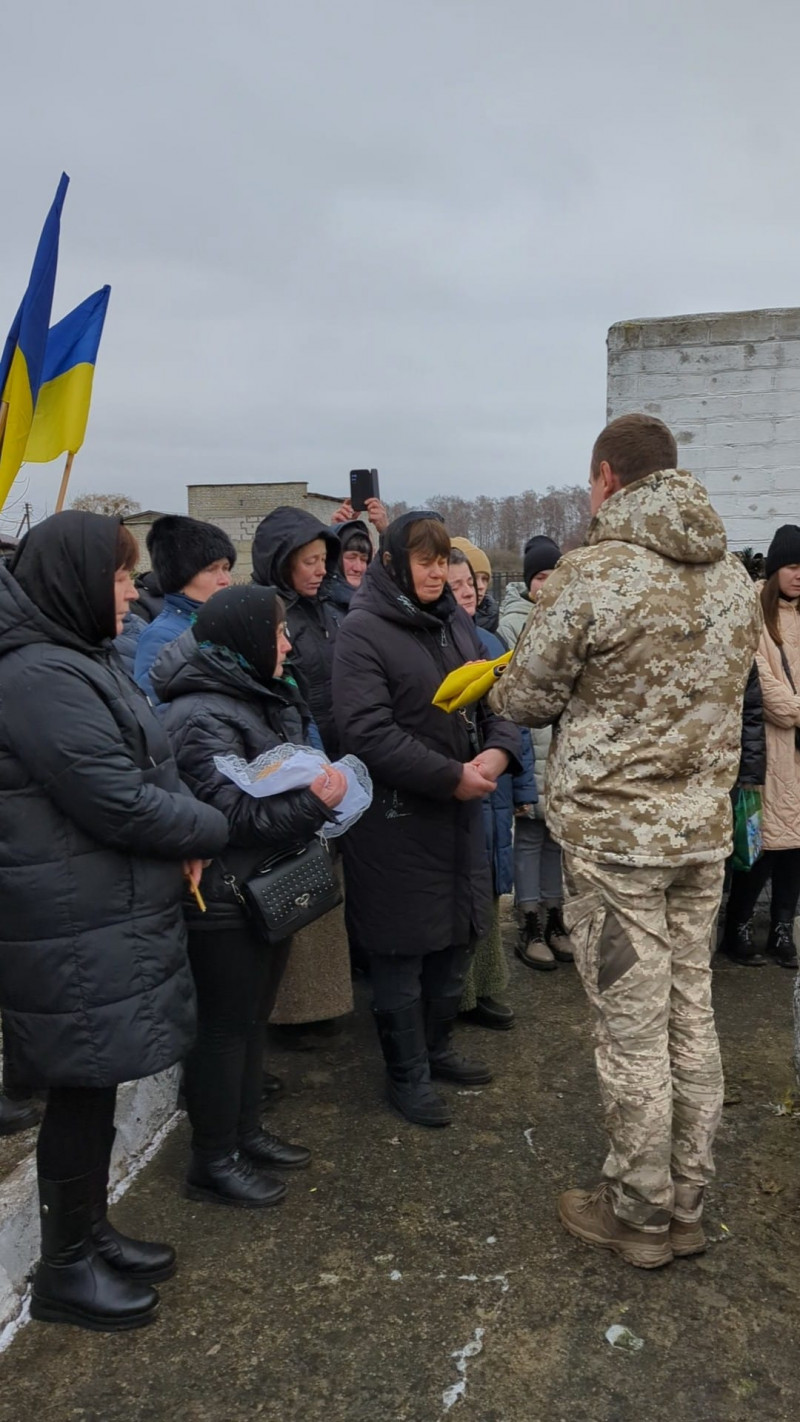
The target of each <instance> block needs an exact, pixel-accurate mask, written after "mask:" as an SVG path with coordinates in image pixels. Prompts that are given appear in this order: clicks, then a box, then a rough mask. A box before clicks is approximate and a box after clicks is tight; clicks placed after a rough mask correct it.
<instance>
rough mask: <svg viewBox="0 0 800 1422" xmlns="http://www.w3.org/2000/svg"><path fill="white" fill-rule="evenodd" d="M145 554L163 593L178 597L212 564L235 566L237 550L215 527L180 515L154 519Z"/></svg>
mask: <svg viewBox="0 0 800 1422" xmlns="http://www.w3.org/2000/svg"><path fill="white" fill-rule="evenodd" d="M146 542H147V551H148V553H149V554H150V562H151V564H152V566H153V572H154V573H155V575H156V577H157V578H158V582H159V585H160V587H161V590H162V592H165V593H177V592H180V591H181V590H182V589H183V588H185V587H186V584H187V583H190V582H191V581H192V579H193V578H196V577H197V574H198V573H202V571H203V569H204V568H208V567H209V566H210V565H211V564H212V563H217V562H219V561H220V560H221V559H222V558H227V559H228V562H229V563H230V565H231V567H233V565H234V563H235V562H236V549H235V548H234V546H233V544H232V543H231V540H230V539H229V537H228V535H227V533H224V532H223V530H222V529H221V528H217V525H216V524H215V523H203V522H202V521H201V520H200V519H199V518H185V517H184V516H183V515H182V514H165V515H164V516H163V518H157V519H156V521H155V523H154V524H153V526H152V528H151V529H150V532H149V533H148V535H147V540H146Z"/></svg>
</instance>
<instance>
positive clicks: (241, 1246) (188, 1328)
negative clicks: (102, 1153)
mask: <svg viewBox="0 0 800 1422" xmlns="http://www.w3.org/2000/svg"><path fill="white" fill-rule="evenodd" d="M715 980H716V997H717V1005H718V1015H719V1021H720V1025H721V1030H722V1035H723V1043H724V1051H725V1057H726V1064H727V1069H728V1076H729V1083H730V1092H729V1094H730V1097H731V1104H729V1105H728V1106H727V1107H726V1111H725V1118H724V1125H723V1129H722V1133H721V1138H720V1142H719V1152H718V1159H719V1166H720V1177H719V1183H718V1185H717V1187H716V1189H715V1190H714V1193H713V1197H712V1201H711V1208H710V1210H709V1218H710V1223H711V1230H712V1233H713V1234H714V1236H715V1237H716V1239H717V1241H718V1242H716V1243H714V1245H713V1246H712V1247H711V1249H710V1250H709V1252H708V1254H707V1255H706V1256H704V1257H703V1258H701V1259H697V1260H693V1261H683V1262H679V1263H676V1264H674V1265H672V1266H671V1267H670V1268H668V1269H666V1270H663V1271H660V1272H658V1273H654V1274H650V1273H641V1272H639V1271H637V1270H634V1269H631V1268H629V1267H628V1266H626V1265H624V1264H622V1263H621V1262H619V1261H617V1260H616V1259H613V1258H611V1257H609V1256H606V1255H603V1254H601V1253H598V1252H596V1251H594V1250H590V1249H587V1248H586V1247H584V1246H583V1245H581V1244H580V1243H578V1242H577V1241H574V1240H572V1239H570V1238H569V1237H568V1236H566V1235H565V1234H563V1233H562V1231H561V1229H560V1227H559V1225H558V1223H557V1220H556V1217H555V1211H554V1201H555V1196H556V1193H557V1191H558V1190H559V1189H560V1188H563V1187H565V1186H567V1185H570V1184H574V1183H578V1184H586V1183H593V1182H594V1180H595V1177H596V1173H597V1166H598V1164H599V1162H600V1160H601V1159H602V1149H603V1144H602V1133H601V1129H600V1124H599V1111H598V1102H597V1092H596V1087H595V1083H594V1075H593V1069H592V1061H591V1047H590V1040H589V1032H588V1026H587V1014H586V1010H585V1006H584V1002H583V998H582V995H581V991H580V988H579V985H578V982H577V980H576V977H575V975H574V972H573V971H572V970H570V969H566V968H562V969H559V971H558V972H557V973H554V974H551V975H549V976H545V975H538V974H533V973H530V972H529V971H528V970H526V969H525V968H523V967H522V966H521V965H518V964H516V963H515V967H514V971H513V981H512V990H511V992H512V996H513V999H514V1001H515V1003H516V1004H517V1005H518V1007H519V1018H520V1021H519V1025H518V1028H517V1030H516V1031H514V1032H512V1033H508V1034H506V1035H503V1034H495V1033H487V1032H481V1031H479V1030H477V1029H473V1028H464V1029H463V1033H462V1035H463V1037H464V1039H467V1038H468V1039H469V1042H470V1045H471V1046H472V1047H474V1048H475V1049H478V1048H480V1050H481V1052H482V1053H483V1054H484V1055H485V1057H486V1058H487V1059H488V1060H489V1061H490V1062H491V1064H492V1066H493V1067H494V1068H495V1070H496V1073H497V1075H496V1081H495V1084H494V1085H493V1086H491V1087H489V1088H486V1089H484V1090H483V1091H482V1092H480V1093H479V1094H469V1093H467V1094H459V1093H458V1092H456V1091H455V1090H453V1091H452V1092H451V1095H452V1099H453V1104H454V1106H455V1107H456V1110H457V1115H458V1120H457V1124H456V1125H455V1126H453V1127H451V1128H450V1129H449V1130H446V1131H442V1132H433V1131H424V1130H420V1129H415V1128H413V1127H411V1126H409V1125H407V1124H406V1123H404V1122H403V1121H401V1120H400V1119H399V1118H397V1117H395V1116H394V1115H393V1114H390V1112H389V1111H388V1110H387V1109H385V1108H384V1106H383V1105H382V1104H381V1100H380V1092H379V1080H380V1078H379V1069H378V1059H377V1050H376V1046H375V1043H374V1041H373V1036H372V1029H371V1024H370V1022H369V1020H368V1015H367V1011H366V1001H365V999H364V995H363V994H360V1001H359V1011H358V1014H357V1018H356V1020H355V1022H354V1023H353V1024H352V1025H351V1026H349V1027H348V1030H347V1032H346V1034H345V1035H344V1036H342V1037H340V1038H338V1039H336V1040H334V1041H333V1042H329V1043H326V1044H325V1045H324V1047H323V1049H322V1050H320V1051H319V1052H316V1053H314V1054H298V1053H291V1054H290V1053H282V1054H280V1057H276V1065H278V1067H279V1069H280V1070H281V1071H282V1072H283V1073H284V1074H285V1076H286V1077H287V1080H288V1082H289V1092H288V1095H287V1097H286V1099H285V1100H284V1101H283V1103H282V1104H281V1105H280V1106H279V1107H278V1108H277V1109H276V1110H275V1111H274V1112H273V1122H274V1125H275V1128H276V1129H278V1130H281V1131H283V1132H285V1133H286V1134H290V1133H293V1132H294V1133H296V1135H297V1136H298V1137H299V1138H301V1139H302V1140H304V1141H308V1143H309V1144H310V1145H312V1146H313V1147H314V1150H315V1165H314V1167H313V1169H312V1171H310V1172H309V1173H307V1174H305V1175H302V1176H300V1177H294V1178H293V1179H292V1181H291V1185H290V1192H289V1197H288V1200H287V1201H286V1203H285V1204H284V1205H283V1206H281V1207H280V1208H279V1209H277V1210H274V1211H271V1212H267V1213H266V1214H259V1213H255V1214H251V1213H246V1212H237V1211H231V1210H224V1209H219V1208H215V1207H211V1206H199V1205H195V1204H191V1203H189V1202H188V1201H186V1200H184V1199H182V1197H181V1195H180V1193H179V1186H180V1180H181V1171H182V1166H183V1162H184V1158H185V1151H186V1131H185V1128H180V1129H179V1130H178V1131H177V1132H176V1133H175V1134H174V1135H173V1136H172V1137H171V1138H170V1140H169V1141H168V1143H167V1145H166V1147H165V1148H164V1149H163V1151H162V1152H161V1154H160V1156H159V1157H158V1158H157V1160H156V1161H154V1162H153V1163H152V1164H151V1165H150V1166H149V1167H148V1168H147V1169H146V1170H145V1172H144V1173H143V1174H142V1175H141V1176H140V1177H139V1179H138V1180H137V1181H136V1182H135V1185H134V1186H133V1188H132V1190H131V1191H130V1193H129V1195H128V1196H126V1198H125V1199H124V1200H123V1201H122V1202H121V1203H120V1205H119V1206H117V1210H116V1219H117V1221H118V1223H120V1224H121V1225H122V1226H123V1227H126V1228H128V1229H129V1230H130V1231H132V1232H137V1231H141V1232H142V1233H143V1234H149V1235H150V1236H151V1237H158V1236H159V1235H161V1236H164V1237H167V1238H169V1239H171V1240H172V1241H173V1242H174V1243H175V1244H176V1245H177V1246H178V1248H179V1250H180V1257H181V1271H180V1274H179V1275H178V1277H177V1278H176V1279H175V1280H173V1281H172V1282H170V1283H168V1284H166V1285H164V1286H162V1312H161V1317H160V1319H159V1321H158V1322H157V1323H156V1324H155V1325H154V1326H153V1327H151V1328H149V1329H145V1330H142V1331H141V1332H139V1333H134V1334H129V1335H127V1336H124V1337H119V1338H113V1337H106V1336H101V1335H92V1334H87V1333H81V1332H79V1331H77V1330H74V1329H68V1328H54V1327H47V1326H45V1325H40V1324H35V1323H32V1324H30V1325H29V1326H28V1327H27V1328H26V1329H25V1330H24V1331H23V1332H22V1333H21V1334H20V1335H18V1337H17V1338H16V1340H15V1341H14V1342H13V1344H12V1345H11V1347H10V1348H9V1349H8V1351H7V1352H6V1353H5V1355H4V1356H3V1358H2V1359H0V1378H2V1387H0V1422H19V1420H20V1419H22V1418H25V1419H28V1418H31V1419H33V1418H35V1419H37V1422H66V1420H67V1419H70V1422H72V1419H80V1422H160V1419H162V1418H170V1419H175V1422H238V1419H249V1418H264V1419H269V1420H270V1422H272V1419H275V1422H278V1419H280V1422H289V1419H292V1422H294V1419H297V1422H395V1420H396V1422H442V1419H445V1418H452V1419H464V1422H468V1419H474V1422H562V1420H563V1422H662V1419H663V1420H664V1422H667V1419H669V1422H690V1419H691V1422H695V1419H703V1422H708V1419H710V1422H716V1420H717V1419H719V1422H740V1419H742V1422H743V1419H759V1422H771V1419H796V1418H797V1416H798V1414H799V1413H800V1351H799V1350H798V1342H797V1327H798V1316H799V1315H798V1288H799V1287H800V1229H799V1228H798V1226H799V1225H800V1214H799V1212H798V1206H799V1204H800V1118H798V1116H795V1115H791V1114H788V1115H777V1114H775V1112H774V1110H773V1109H772V1108H774V1107H777V1106H780V1104H781V1103H782V1101H783V1100H784V1098H785V1097H786V1095H787V1092H789V1091H790V1090H791V1087H792V1084H793V1074H792V1069H791V1062H790V1053H791V1033H790V1010H791V1009H790V997H791V984H792V975H791V974H790V973H787V972H784V971H782V970H780V969H778V968H777V967H768V968H762V969H758V970H756V969H751V970H743V969H738V968H734V967H732V966H730V965H727V964H723V966H721V967H720V969H719V970H718V972H717V973H716V974H715ZM616 1323H620V1324H623V1325H626V1326H627V1327H628V1328H630V1329H631V1330H632V1331H633V1333H634V1334H636V1335H637V1337H639V1338H641V1339H643V1340H644V1347H643V1349H642V1350H641V1351H640V1352H637V1353H633V1354H631V1353H625V1352H621V1351H617V1350H614V1349H612V1348H611V1347H610V1346H609V1344H608V1343H607V1342H606V1341H605V1336H604V1335H605V1333H606V1330H607V1329H608V1328H609V1326H610V1325H612V1324H616Z"/></svg>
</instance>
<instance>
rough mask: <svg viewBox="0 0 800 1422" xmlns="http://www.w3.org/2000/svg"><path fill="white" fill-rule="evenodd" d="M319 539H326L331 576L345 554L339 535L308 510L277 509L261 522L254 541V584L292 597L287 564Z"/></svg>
mask: <svg viewBox="0 0 800 1422" xmlns="http://www.w3.org/2000/svg"><path fill="white" fill-rule="evenodd" d="M345 527H346V525H345ZM315 538H322V539H324V540H325V545H326V547H327V564H328V573H330V574H332V573H334V572H335V571H336V568H337V567H338V564H339V554H340V552H341V547H340V544H339V539H338V538H337V537H336V534H335V533H331V530H330V529H329V528H326V527H325V524H324V523H321V522H320V520H319V519H318V518H315V516H314V514H311V513H308V512H307V510H306V509H293V508H290V507H289V506H287V505H284V506H282V507H281V508H278V509H273V511H272V513H268V514H267V516H266V518H263V519H262V520H261V522H260V524H259V525H258V528H257V529H256V536H255V538H254V539H253V582H254V583H261V584H262V586H263V587H272V588H280V590H281V592H285V593H289V594H290V595H291V594H292V593H293V592H294V589H293V588H292V586H291V584H290V583H289V582H288V580H287V576H286V573H287V568H286V565H287V563H288V561H289V558H290V556H291V555H292V553H294V552H296V550H297V549H298V548H302V547H303V546H304V545H305V544H306V543H313V542H314V540H315Z"/></svg>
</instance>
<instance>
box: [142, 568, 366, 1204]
mask: <svg viewBox="0 0 800 1422" xmlns="http://www.w3.org/2000/svg"><path fill="white" fill-rule="evenodd" d="M289 650H290V643H289V639H288V638H287V636H286V629H285V624H284V608H283V603H282V602H281V600H280V598H279V597H278V594H277V593H276V592H275V590H274V588H264V587H257V586H255V585H251V586H249V587H236V588H228V589H227V590H226V591H224V592H221V593H217V595H216V597H214V598H211V599H210V601H209V602H207V603H205V604H204V605H203V607H202V608H201V609H200V611H199V613H198V614H197V619H196V621H195V624H194V628H193V630H192V631H191V632H187V633H184V635H183V636H182V637H181V638H179V640H178V641H177V642H174V643H173V644H172V646H171V647H167V648H166V649H165V650H164V651H163V652H162V653H161V656H160V658H159V659H158V660H157V661H156V664H155V666H154V668H153V670H152V673H151V676H152V681H153V685H154V687H155V689H156V692H157V694H158V696H159V699H160V700H161V701H162V702H164V703H166V705H167V711H166V713H165V719H166V727H167V731H168V734H169V736H170V739H171V741H172V745H173V748H174V751H175V755H176V758H177V761H178V765H179V767H180V771H181V775H182V776H183V779H184V780H185V782H186V784H187V785H189V786H190V788H191V789H192V791H193V792H194V794H195V795H197V796H198V798H199V799H201V800H205V801H206V802H207V803H208V804H210V805H215V806H216V807H217V809H219V810H222V812H223V814H224V815H225V816H226V818H227V820H228V824H229V827H230V848H229V850H228V852H227V853H226V854H225V856H224V863H223V862H217V863H216V864H213V865H212V866H211V868H210V870H209V871H208V873H207V875H206V878H205V880H204V881H203V894H204V898H205V900H206V904H207V913H206V914H205V915H201V914H200V913H199V912H198V910H197V908H196V907H195V906H194V904H193V903H192V902H191V901H189V902H188V903H187V909H186V912H187V918H188V920H189V958H190V961H191V964H192V971H193V973H194V978H195V983H196V985H197V996H198V1017H199V1026H198V1035H197V1041H196V1043H195V1046H194V1048H193V1049H192V1051H191V1053H190V1055H189V1057H188V1060H187V1063H186V1079H185V1091H186V1104H187V1108H188V1112H189V1119H190V1121H191V1123H192V1159H191V1164H190V1167H189V1173H188V1177H187V1182H186V1193H187V1194H188V1195H189V1197H190V1198H191V1199H194V1200H216V1201H218V1202H220V1203H222V1204H227V1205H243V1206H249V1207H256V1206H263V1205H272V1204H277V1203H278V1202H279V1201H280V1200H281V1199H282V1198H283V1196H284V1195H285V1193H286V1187H285V1185H284V1184H283V1182H282V1181H281V1180H277V1179H274V1178H272V1177H270V1176H269V1175H267V1174H265V1173H264V1171H263V1168H262V1167H264V1166H266V1167H269V1166H278V1167H283V1168H294V1169H296V1168H298V1167H300V1166H304V1165H308V1163H309V1161H310V1159H311V1155H310V1152H309V1151H308V1150H306V1148H305V1147H304V1146H297V1145H291V1144H290V1143H289V1142H287V1141H282V1140H280V1139H279V1138H278V1137H277V1136H275V1135H272V1134H271V1133H269V1132H267V1131H264V1130H263V1129H262V1126H261V1116H260V1100H261V1070H262V1057H263V1050H264V1028H263V1026H262V1025H261V1024H262V1023H264V1022H266V1020H267V1018H268V1016H269V1012H270V1010H271V1007H272V1005H273V1003H274V1001H275V996H276V994H277V991H278V987H279V984H280V980H281V977H282V975H283V971H284V969H285V967H286V962H287V958H288V954H289V949H290V946H291V939H287V940H286V942H285V943H283V944H281V945H280V947H278V948H272V949H268V948H267V947H266V945H265V944H264V943H263V941H262V940H261V939H260V938H259V936H258V934H257V932H256V931H255V929H253V928H252V927H251V926H250V924H249V923H248V921H247V919H246V918H245V916H244V914H243V912H242V907H241V903H240V900H239V898H238V897H237V893H236V886H238V885H239V884H241V883H242V881H244V880H247V879H248V878H250V877H251V876H252V875H253V874H254V873H255V871H256V869H257V868H258V866H259V864H260V863H262V862H263V860H264V858H265V857H266V856H268V854H269V852H270V851H271V850H273V851H274V850H276V849H283V848H286V846H288V845H290V844H308V843H309V842H310V840H311V839H312V838H313V836H314V835H315V834H316V833H317V831H318V830H320V829H321V828H322V826H323V825H324V824H325V822H326V820H328V819H330V818H331V817H332V816H331V811H332V810H333V809H334V808H335V807H336V805H338V804H339V802H340V801H341V799H342V798H343V796H344V792H345V781H344V777H343V775H342V774H341V772H340V771H330V772H329V773H328V774H327V775H325V774H323V775H320V776H319V777H318V778H317V779H316V780H315V781H314V783H313V784H312V785H311V786H310V788H309V789H307V790H292V791H289V792H288V793H286V794H283V795H271V796H268V797H267V798H265V799H263V800H257V799H254V798H253V797H252V796H250V795H247V794H245V793H244V792H243V791H241V790H239V789H238V788H237V786H235V785H234V784H233V782H232V781H231V780H228V779H227V778H226V776H224V775H223V774H222V773H221V772H220V771H219V770H217V768H216V765H215V764H214V757H215V756H222V755H234V756H238V757H241V758H242V759H243V760H245V761H250V760H254V759H255V758H256V756H258V755H260V754H261V753H262V752H263V751H265V750H269V749H270V748H272V747H273V746H278V745H280V744H281V743H284V742H290V743H292V744H294V745H302V744H304V743H305V741H306V731H307V726H308V715H307V712H306V709H305V706H304V705H303V703H302V702H301V700H300V697H299V695H298V692H297V688H296V687H295V686H294V684H293V683H292V682H291V681H290V680H289V679H285V678H284V677H283V663H284V659H285V657H286V655H287V654H288V652H289ZM231 880H235V881H236V886H235V885H234V884H233V883H232V882H231Z"/></svg>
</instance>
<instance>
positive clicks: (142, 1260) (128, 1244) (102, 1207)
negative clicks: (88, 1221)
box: [92, 1152, 178, 1284]
mask: <svg viewBox="0 0 800 1422" xmlns="http://www.w3.org/2000/svg"><path fill="white" fill-rule="evenodd" d="M109 1155H110V1152H109ZM92 1196H93V1199H92V1241H93V1243H94V1247H95V1249H96V1250H97V1253H98V1254H99V1255H100V1256H101V1258H102V1259H105V1261H106V1264H109V1265H110V1266H111V1268H112V1269H116V1271H117V1273H118V1274H125V1275H127V1277H128V1278H129V1279H136V1280H138V1282H139V1283H140V1284H160V1283H163V1281H164V1280H165V1279H171V1278H172V1276H173V1274H174V1273H175V1270H176V1269H177V1267H178V1263H177V1260H176V1258H175V1250H174V1249H172V1248H171V1246H170V1245H169V1244H150V1243H148V1242H147V1241H146V1240H143V1239H131V1238H129V1236H128V1235H126V1234H120V1232H119V1230H116V1229H115V1228H114V1226H113V1225H112V1223H111V1221H110V1220H109V1218H108V1165H100V1166H98V1168H97V1170H96V1171H95V1172H94V1185H93V1190H92Z"/></svg>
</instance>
